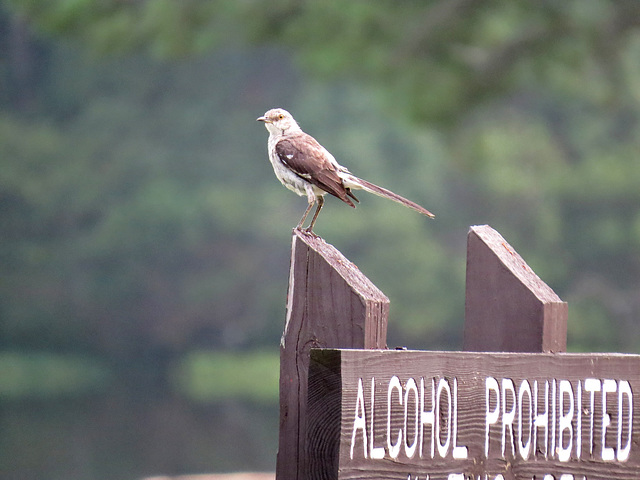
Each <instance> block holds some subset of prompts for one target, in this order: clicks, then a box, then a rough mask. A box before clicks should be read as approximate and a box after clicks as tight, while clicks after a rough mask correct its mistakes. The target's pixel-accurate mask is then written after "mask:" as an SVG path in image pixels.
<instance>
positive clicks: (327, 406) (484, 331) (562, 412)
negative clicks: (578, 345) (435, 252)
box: [276, 226, 640, 480]
mask: <svg viewBox="0 0 640 480" xmlns="http://www.w3.org/2000/svg"><path fill="white" fill-rule="evenodd" d="M467 245H468V248H467V277H466V282H467V283H466V304H465V327H464V349H465V351H464V352H424V351H406V350H402V351H397V350H387V349H386V330H387V315H388V311H389V300H388V299H387V297H386V296H385V295H384V294H383V293H382V292H381V291H380V290H378V289H377V288H376V287H375V285H373V284H372V283H371V282H370V281H369V280H368V279H367V278H366V277H365V276H364V275H363V274H362V273H361V272H360V270H358V268H357V267H356V266H355V265H353V264H352V263H351V262H349V260H347V259H346V258H345V257H344V256H343V255H342V254H341V253H340V252H339V251H337V250H336V249H335V248H334V247H332V246H331V245H329V244H327V243H325V242H324V241H323V240H322V239H321V238H317V237H312V236H309V235H306V234H304V233H301V232H294V235H293V245H292V257H291V272H290V280H289V292H288V299H287V318H286V323H285V329H284V333H283V336H282V341H281V367H280V368H281V370H280V437H279V450H278V458H277V468H276V478H277V479H278V480H296V479H300V480H302V479H305V480H306V479H350V480H354V479H402V480H405V479H407V480H410V479H429V480H434V479H446V480H471V479H472V480H488V479H495V480H505V479H518V480H524V479H526V480H595V479H626V480H632V479H633V480H640V445H639V442H640V414H639V412H638V404H637V402H635V401H634V395H633V394H634V392H635V391H638V389H640V356H636V355H620V354H567V353H563V352H564V351H565V350H566V332H567V311H568V310H567V304H566V303H565V302H563V301H562V300H561V299H560V298H559V297H558V296H557V295H556V294H555V293H554V292H553V290H551V288H549V287H548V286H547V285H546V284H545V283H544V282H543V281H542V280H540V278H538V276H537V275H536V274H535V273H534V272H533V271H532V270H531V268H530V267H529V266H528V265H527V264H526V263H525V261H524V260H523V259H522V257H520V256H519V255H518V254H517V253H516V251H515V250H514V249H513V248H512V247H511V246H510V245H509V244H508V243H507V242H506V240H505V239H504V238H502V236H500V234H499V233H498V232H496V231H495V230H493V229H492V228H490V227H488V226H476V227H472V228H471V229H470V231H469V235H468V244H467Z"/></svg>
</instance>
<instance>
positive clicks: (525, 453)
mask: <svg viewBox="0 0 640 480" xmlns="http://www.w3.org/2000/svg"><path fill="white" fill-rule="evenodd" d="M525 393H526V394H527V397H529V400H528V402H529V408H528V410H529V421H528V422H527V426H528V427H529V429H528V433H527V443H526V444H525V443H522V432H523V430H524V427H523V425H522V416H523V413H522V411H523V410H524V395H525ZM531 404H532V397H531V385H530V384H529V381H528V380H523V381H522V383H521V384H520V388H519V389H518V405H519V406H520V408H518V452H520V456H521V457H522V458H523V459H525V460H527V459H528V458H529V453H530V452H531V428H532V425H531V418H532V410H533V408H532V405H531Z"/></svg>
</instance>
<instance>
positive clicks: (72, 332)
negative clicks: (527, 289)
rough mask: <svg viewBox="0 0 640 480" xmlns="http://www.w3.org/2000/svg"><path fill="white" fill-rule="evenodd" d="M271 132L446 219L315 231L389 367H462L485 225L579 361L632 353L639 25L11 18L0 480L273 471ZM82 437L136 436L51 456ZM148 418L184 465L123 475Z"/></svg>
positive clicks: (5, 7) (279, 312) (287, 220)
mask: <svg viewBox="0 0 640 480" xmlns="http://www.w3.org/2000/svg"><path fill="white" fill-rule="evenodd" d="M274 106H282V107H285V108H287V109H289V110H290V111H292V112H293V114H294V115H295V116H296V118H297V119H298V120H299V122H300V123H301V125H302V127H303V128H304V129H305V130H306V131H308V132H310V133H312V134H313V135H314V136H316V138H318V139H319V140H320V141H321V142H322V143H323V144H324V145H326V146H327V147H328V148H329V149H330V150H331V151H332V153H334V155H335V156H336V158H338V160H339V161H340V162H341V163H343V164H345V165H347V166H348V167H349V168H350V169H351V170H352V171H353V172H354V173H355V174H356V175H361V176H363V177H365V178H367V179H369V180H371V181H373V182H375V183H380V184H383V185H384V186H387V187H388V188H391V189H392V190H394V191H397V192H399V193H401V194H403V195H406V196H407V197H409V198H411V199H413V200H415V201H417V202H418V203H421V204H423V205H425V206H426V207H427V208H429V209H430V210H432V211H434V212H435V213H436V215H437V218H436V220H434V221H425V219H424V218H420V217H419V216H418V215H416V214H415V213H413V212H411V211H404V209H401V208H400V207H398V206H397V205H395V204H391V203H390V202H385V201H384V200H380V199H377V198H374V197H372V196H367V197H366V198H363V199H361V200H363V201H362V203H361V204H360V205H359V207H358V209H357V210H356V211H353V210H352V209H348V208H344V206H343V205H341V204H340V203H339V202H338V201H332V200H331V199H330V200H329V201H328V205H327V207H326V208H325V210H324V211H323V214H322V216H321V217H320V219H319V222H318V225H317V232H318V233H319V234H321V235H322V236H323V237H325V238H326V239H327V240H328V241H329V242H330V243H332V244H334V245H335V246H336V247H338V248H339V249H340V250H341V251H343V252H344V253H345V255H347V257H349V258H350V259H351V260H353V261H354V262H355V263H356V264H357V265H359V267H360V268H361V270H363V272H364V273H365V274H366V275H367V276H369V277H370V278H371V279H372V280H373V281H374V283H375V284H376V285H378V286H379V287H380V288H381V289H382V290H383V291H384V292H385V293H386V294H387V295H388V296H389V297H390V299H391V320H390V338H389V345H390V346H395V345H406V346H408V347H412V348H421V349H459V348H460V346H461V332H462V324H463V316H464V269H465V241H466V232H467V230H468V227H469V225H473V224H483V223H488V224H490V225H491V226H493V227H494V228H496V229H497V230H498V231H500V232H501V233H502V234H503V235H504V236H505V238H506V239H507V240H508V241H509V242H510V243H511V244H512V245H513V246H514V247H515V248H516V249H517V250H518V251H519V252H520V253H521V254H522V255H523V257H524V258H525V259H526V260H527V261H528V262H529V264H530V265H531V266H532V267H533V269H534V270H535V271H536V273H538V274H539V275H540V276H541V277H542V279H543V280H545V281H546V282H547V283H548V284H549V285H551V286H552V288H554V290H555V291H556V292H557V293H558V294H559V295H560V296H561V298H563V299H564V300H566V301H568V302H569V342H568V343H569V349H570V350H574V351H619V352H636V353H637V352H639V351H640V322H639V321H638V318H639V316H640V285H639V284H640V208H639V207H640V188H639V185H640V161H639V160H640V159H639V157H640V140H639V139H640V131H639V130H640V3H638V2H637V1H634V0H629V1H623V0H619V1H615V2H614V1H606V0H588V1H584V0H567V1H564V2H548V1H539V2H532V1H526V0H510V1H491V0H439V1H436V0H433V1H427V2H391V1H379V2H370V1H364V0H354V1H350V2H339V1H332V0H325V1H318V2H299V1H290V0H277V1H272V2H251V1H249V2H236V1H218V2H208V1H198V0H185V1H181V2H176V1H172V0H146V1H131V2H125V1H97V0H57V1H47V2H42V1H37V0H7V1H6V2H5V3H4V4H0V166H1V170H0V171H1V174H0V219H1V222H2V223H1V224H2V228H1V229H0V235H1V237H0V238H1V241H0V259H1V261H2V264H1V265H2V276H1V280H0V332H1V337H0V371H1V372H3V373H2V374H0V405H3V406H5V407H6V408H5V409H4V410H2V411H3V412H6V413H5V414H3V416H2V422H3V423H2V424H3V425H4V427H0V447H1V448H0V452H1V453H0V471H5V472H9V475H10V478H34V479H35V478H45V477H46V478H58V477H60V478H69V475H70V474H71V473H73V475H74V477H75V478H87V479H93V478H105V479H107V478H108V479H111V478H124V477H127V478H131V476H132V475H145V474H150V473H186V472H189V471H198V470H200V471H213V470H235V469H241V468H255V469H272V468H273V464H274V462H275V446H274V442H275V438H276V432H275V429H276V425H277V419H275V415H277V408H275V407H274V405H275V404H276V402H277V350H278V349H277V345H278V340H279V335H280V332H281V329H282V324H283V319H284V300H285V293H286V282H287V269H288V262H289V245H290V229H291V227H292V226H293V225H294V224H295V222H297V220H298V218H299V215H300V214H301V212H302V210H303V209H304V207H305V203H306V202H305V201H304V199H300V198H296V197H295V196H293V195H291V193H290V192H288V191H286V190H285V189H283V188H282V187H281V186H280V185H279V184H278V183H277V180H276V179H275V177H274V176H273V173H272V171H271V167H270V165H269V163H268V161H267V156H266V138H267V133H266V131H264V128H263V127H262V126H261V125H259V124H256V122H255V118H256V117H257V116H259V115H261V114H262V113H263V112H264V111H266V110H267V109H268V108H271V107H274ZM239 379H241V380H239ZM114 392H115V393H114ZM150 397H152V398H153V399H154V400H150ZM114 398H117V400H114ZM158 398H160V399H161V400H158ZM25 401H28V402H31V403H30V405H32V406H33V409H28V408H27V409H25V408H24V407H21V405H24V402H25ZM69 402H71V403H70V404H71V405H77V404H78V403H79V404H81V405H83V408H84V410H81V411H82V412H84V413H82V414H80V413H79V412H78V410H77V409H75V410H74V409H73V408H75V407H69V406H68V405H69ZM74 402H75V403H74ZM158 402H159V403H158ZM96 405H99V407H96ZM114 405H117V408H116V407H114ZM238 405H241V406H240V407H238ZM143 406H144V407H143ZM43 408H44V410H42V409H43ZM70 408H71V409H70ZM238 408H240V410H237V409H238ZM36 409H37V410H38V411H45V412H48V414H47V415H44V414H43V415H41V416H40V417H38V415H34V413H33V412H34V411H35V410H36ZM96 411H99V412H101V415H103V416H104V415H107V416H109V417H110V418H111V422H106V421H105V422H106V423H105V424H104V425H102V424H100V422H98V423H97V424H98V425H102V426H103V427H104V426H105V425H121V424H122V423H125V422H133V423H134V424H135V427H131V429H130V430H127V429H125V428H123V429H122V431H120V432H118V433H114V434H113V435H112V436H108V438H110V439H111V440H110V442H111V443H110V444H109V445H107V446H105V445H103V444H101V443H100V442H99V441H87V442H86V445H89V446H88V447H86V450H87V451H84V453H79V454H78V458H81V459H82V461H80V462H76V463H74V462H73V461H71V460H69V461H66V460H65V459H67V457H66V456H65V455H66V454H62V453H59V454H58V456H56V451H55V449H53V450H52V449H51V445H52V442H53V440H51V441H47V440H46V438H47V436H46V435H44V433H45V432H47V431H51V432H60V431H61V430H63V431H65V432H66V431H67V430H65V429H66V428H67V427H68V425H69V424H71V425H74V424H77V422H78V418H79V416H80V418H84V419H85V420H86V422H88V423H91V422H94V421H95V418H96V415H97V414H95V412H96ZM142 411H143V412H144V413H141V412H142ZM234 412H235V414H234ZM238 412H239V413H238ZM165 414H166V415H169V416H170V417H172V418H175V419H176V420H175V422H174V423H175V424H176V425H177V424H178V423H180V422H178V420H177V419H181V420H182V422H181V425H183V426H184V427H178V426H175V427H174V429H173V430H171V429H169V430H168V431H169V432H171V434H169V433H167V434H166V435H165V436H166V437H170V436H171V437H172V438H174V437H177V438H181V435H182V436H184V437H186V438H189V439H191V440H190V441H189V442H182V445H183V448H182V449H179V451H177V452H176V453H174V454H173V455H166V454H164V453H163V452H165V450H167V449H169V447H168V446H167V445H174V444H172V443H171V442H170V441H167V442H165V443H162V439H160V440H158V441H157V442H152V443H153V445H148V446H147V447H146V448H145V449H142V448H140V443H142V442H140V441H137V440H135V439H136V438H138V436H142V435H143V433H140V432H144V433H148V432H149V428H152V427H151V426H152V425H155V424H163V423H165V420H166V415H165ZM82 415H84V416H82ZM140 415H142V416H143V417H144V419H145V422H146V423H145V425H142V424H141V423H140V421H139V420H132V419H135V418H138V417H139V416H140ZM205 417H206V420H205V421H202V419H203V418H205ZM221 418H224V419H226V421H221V420H220V419H221ZM249 420H251V422H249ZM234 422H235V423H234ZM216 425H221V427H220V428H222V425H223V426H224V428H225V430H222V431H223V432H226V431H232V432H234V434H233V435H234V441H233V442H231V443H230V445H233V444H234V442H236V441H237V442H238V444H240V442H242V444H243V445H245V447H246V448H245V449H244V450H242V449H238V448H237V444H236V447H235V448H234V447H233V446H230V447H226V446H219V445H218V444H214V443H213V442H212V440H210V439H209V438H210V437H212V436H215V435H216V432H218V431H219V430H216V428H218V427H217V426H216ZM256 425H258V426H256ZM25 426H27V428H25ZM187 427H188V428H189V430H187ZM96 428H98V427H96ZM252 429H253V430H254V431H252ZM256 429H259V431H260V432H261V433H260V434H259V435H258V437H254V439H255V438H261V439H264V441H262V442H258V441H255V440H254V441H253V443H252V441H251V440H250V438H252V437H251V434H250V432H251V433H252V434H253V433H255V430H256ZM25 430H26V431H33V432H34V433H33V435H32V436H30V435H25V433H24V432H25ZM20 432H22V433H20ZM68 435H69V439H68V444H70V445H74V442H78V437H79V438H81V439H84V440H86V438H87V437H91V436H92V435H96V434H95V432H94V431H92V430H86V431H85V430H82V429H81V430H80V431H73V430H70V431H69V433H68ZM160 437H161V438H162V435H160ZM65 438H66V437H65ZM122 439H128V440H127V441H129V442H132V444H135V445H136V446H137V447H136V448H133V449H129V450H128V451H126V452H125V450H124V449H122V450H120V449H119V448H117V447H115V445H116V444H120V443H121V440H122ZM138 440H139V439H138ZM32 444H34V445H36V447H35V448H31V447H30V445H32ZM62 444H64V445H67V443H65V442H62ZM265 445H266V446H265ZM225 448H227V450H225ZM100 449H102V450H101V451H104V452H107V453H104V454H103V453H96V452H97V451H98V450H100ZM25 451H30V452H31V454H30V455H25ZM172 451H175V449H173V450H172ZM52 455H53V457H52ZM16 458H23V459H24V460H21V461H17V460H16ZM73 458H76V457H73ZM114 458H118V459H119V460H120V461H119V462H114V461H113V459H114ZM123 459H126V461H123ZM54 460H56V461H55V462H54ZM65 462H66V463H65ZM77 463H80V464H82V468H80V467H78V466H77ZM116 463H117V465H119V466H118V467H116V466H115V465H116ZM54 465H55V466H54ZM106 465H109V467H107V466H106ZM45 473H46V475H45Z"/></svg>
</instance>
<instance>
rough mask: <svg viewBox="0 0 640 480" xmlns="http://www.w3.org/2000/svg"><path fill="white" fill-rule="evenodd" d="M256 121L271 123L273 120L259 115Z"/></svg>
mask: <svg viewBox="0 0 640 480" xmlns="http://www.w3.org/2000/svg"><path fill="white" fill-rule="evenodd" d="M256 122H264V123H271V120H269V119H268V118H267V117H258V118H256Z"/></svg>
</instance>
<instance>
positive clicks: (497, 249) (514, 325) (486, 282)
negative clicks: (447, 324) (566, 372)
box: [464, 225, 568, 352]
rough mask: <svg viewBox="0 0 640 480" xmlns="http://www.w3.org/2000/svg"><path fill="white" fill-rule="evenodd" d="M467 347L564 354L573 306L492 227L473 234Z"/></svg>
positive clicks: (470, 239)
mask: <svg viewBox="0 0 640 480" xmlns="http://www.w3.org/2000/svg"><path fill="white" fill-rule="evenodd" d="M466 290H467V291H466V301H465V318H464V350H467V351H476V352H564V351H566V349H567V316H568V308H567V304H566V302H563V301H562V300H561V299H560V297H558V295H556V294H555V292H554V291H553V290H551V288H549V286H548V285H547V284H546V283H544V282H543V281H542V280H540V278H539V277H538V276H537V275H536V274H535V273H534V271H533V270H531V268H529V266H528V265H527V264H526V262H525V261H524V260H523V259H522V257H521V256H520V255H518V253H517V252H516V251H515V250H514V249H513V247H511V245H509V244H508V243H507V241H506V240H505V239H504V238H503V237H502V235H500V234H499V233H498V232H496V231H495V230H494V229H493V228H491V227H490V226H488V225H480V226H474V227H471V229H470V230H469V234H468V237H467V287H466Z"/></svg>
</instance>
